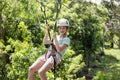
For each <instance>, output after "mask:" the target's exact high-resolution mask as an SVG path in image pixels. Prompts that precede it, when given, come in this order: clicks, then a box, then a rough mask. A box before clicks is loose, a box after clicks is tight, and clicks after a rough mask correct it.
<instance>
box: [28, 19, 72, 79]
mask: <svg viewBox="0 0 120 80" xmlns="http://www.w3.org/2000/svg"><path fill="white" fill-rule="evenodd" d="M57 27H58V31H59V35H58V36H56V34H55V33H53V34H52V38H53V44H54V48H53V47H52V45H51V46H50V47H49V49H48V51H47V53H46V54H44V55H42V56H40V57H39V58H38V59H37V60H36V61H35V62H34V63H33V64H32V65H31V66H30V67H29V72H28V80H34V73H35V72H36V71H37V70H38V75H39V78H40V79H41V80H47V78H46V75H45V73H46V72H47V71H48V70H50V69H51V68H53V66H54V65H56V64H58V63H59V62H60V61H61V57H62V55H63V54H64V53H65V51H66V49H67V47H68V45H69V44H70V39H69V38H68V37H67V30H68V27H69V21H68V20H67V19H60V20H58V21H57ZM48 29H49V26H46V33H45V36H44V39H43V43H44V44H52V41H51V40H49V39H48ZM53 55H54V56H55V58H54V57H53Z"/></svg>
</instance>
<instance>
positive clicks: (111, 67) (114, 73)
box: [94, 49, 120, 80]
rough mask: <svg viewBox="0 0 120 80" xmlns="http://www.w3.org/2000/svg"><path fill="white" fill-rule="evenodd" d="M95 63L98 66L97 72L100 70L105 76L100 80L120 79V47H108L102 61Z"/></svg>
mask: <svg viewBox="0 0 120 80" xmlns="http://www.w3.org/2000/svg"><path fill="white" fill-rule="evenodd" d="M95 64H96V65H97V66H98V67H97V68H94V71H95V73H97V72H99V71H100V72H102V75H103V77H104V78H101V79H99V80H120V49H106V50H105V55H104V56H102V57H101V62H96V63H95ZM94 80H97V79H94Z"/></svg>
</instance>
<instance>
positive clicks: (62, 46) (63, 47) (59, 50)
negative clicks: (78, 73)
mask: <svg viewBox="0 0 120 80" xmlns="http://www.w3.org/2000/svg"><path fill="white" fill-rule="evenodd" d="M53 39H54V41H55V47H56V50H57V52H58V53H60V52H61V51H62V50H63V49H65V48H66V47H67V45H66V44H62V45H59V43H58V40H57V37H56V35H55V33H53Z"/></svg>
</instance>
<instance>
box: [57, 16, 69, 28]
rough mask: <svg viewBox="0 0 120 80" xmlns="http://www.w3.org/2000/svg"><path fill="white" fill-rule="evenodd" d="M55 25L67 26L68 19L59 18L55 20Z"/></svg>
mask: <svg viewBox="0 0 120 80" xmlns="http://www.w3.org/2000/svg"><path fill="white" fill-rule="evenodd" d="M57 26H68V27H69V21H68V20H67V19H64V18H62V19H59V20H58V21H57Z"/></svg>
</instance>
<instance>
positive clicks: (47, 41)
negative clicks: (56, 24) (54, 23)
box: [43, 25, 52, 44]
mask: <svg viewBox="0 0 120 80" xmlns="http://www.w3.org/2000/svg"><path fill="white" fill-rule="evenodd" d="M48 29H49V26H48V25H46V33H45V36H44V38H43V44H51V43H52V42H51V40H49V39H48Z"/></svg>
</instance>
